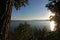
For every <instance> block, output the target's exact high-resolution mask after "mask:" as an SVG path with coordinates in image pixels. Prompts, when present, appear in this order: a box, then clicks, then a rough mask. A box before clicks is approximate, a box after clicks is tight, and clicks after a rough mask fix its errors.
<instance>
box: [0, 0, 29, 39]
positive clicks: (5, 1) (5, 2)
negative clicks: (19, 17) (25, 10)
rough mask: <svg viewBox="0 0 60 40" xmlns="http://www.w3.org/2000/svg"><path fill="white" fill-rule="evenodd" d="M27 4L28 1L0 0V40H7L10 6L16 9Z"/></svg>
mask: <svg viewBox="0 0 60 40" xmlns="http://www.w3.org/2000/svg"><path fill="white" fill-rule="evenodd" d="M26 4H28V0H0V40H8V35H9V30H10V29H9V27H10V20H11V13H12V6H15V8H16V9H19V8H21V7H22V6H25V5H26Z"/></svg>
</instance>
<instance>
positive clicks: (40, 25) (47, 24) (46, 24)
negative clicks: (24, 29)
mask: <svg viewBox="0 0 60 40" xmlns="http://www.w3.org/2000/svg"><path fill="white" fill-rule="evenodd" d="M26 22H27V23H28V24H30V26H31V27H32V28H34V27H36V28H38V29H39V28H41V29H42V28H44V27H46V28H47V29H49V28H50V22H49V21H42V20H38V21H37V20H35V21H34V20H29V21H26ZM20 23H25V21H21V20H20V21H17V20H15V21H11V28H10V29H11V30H14V28H15V27H17V26H18V25H19V24H20Z"/></svg>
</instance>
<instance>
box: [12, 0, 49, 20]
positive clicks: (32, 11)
mask: <svg viewBox="0 0 60 40" xmlns="http://www.w3.org/2000/svg"><path fill="white" fill-rule="evenodd" d="M47 3H48V0H29V5H27V6H26V7H21V8H20V9H19V10H16V9H15V8H14V7H13V8H12V17H11V20H35V19H36V20H45V19H48V18H49V11H48V10H47V8H46V7H45V5H46V4H47Z"/></svg>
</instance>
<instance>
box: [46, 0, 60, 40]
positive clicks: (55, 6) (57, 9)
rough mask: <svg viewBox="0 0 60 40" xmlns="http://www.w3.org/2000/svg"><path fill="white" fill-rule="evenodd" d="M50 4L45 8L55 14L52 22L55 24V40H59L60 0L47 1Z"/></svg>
mask: <svg viewBox="0 0 60 40" xmlns="http://www.w3.org/2000/svg"><path fill="white" fill-rule="evenodd" d="M49 1H50V3H48V4H47V5H46V7H47V8H48V9H49V10H50V11H51V12H52V13H54V14H55V16H54V17H53V20H54V21H55V22H56V24H57V26H56V28H57V29H56V33H57V34H56V35H57V38H56V40H60V0H49Z"/></svg>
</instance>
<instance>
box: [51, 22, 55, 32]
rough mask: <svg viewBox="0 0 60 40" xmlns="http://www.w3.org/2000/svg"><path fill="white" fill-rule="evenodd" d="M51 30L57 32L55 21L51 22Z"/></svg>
mask: <svg viewBox="0 0 60 40" xmlns="http://www.w3.org/2000/svg"><path fill="white" fill-rule="evenodd" d="M50 30H51V31H55V22H54V21H51V22H50Z"/></svg>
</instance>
